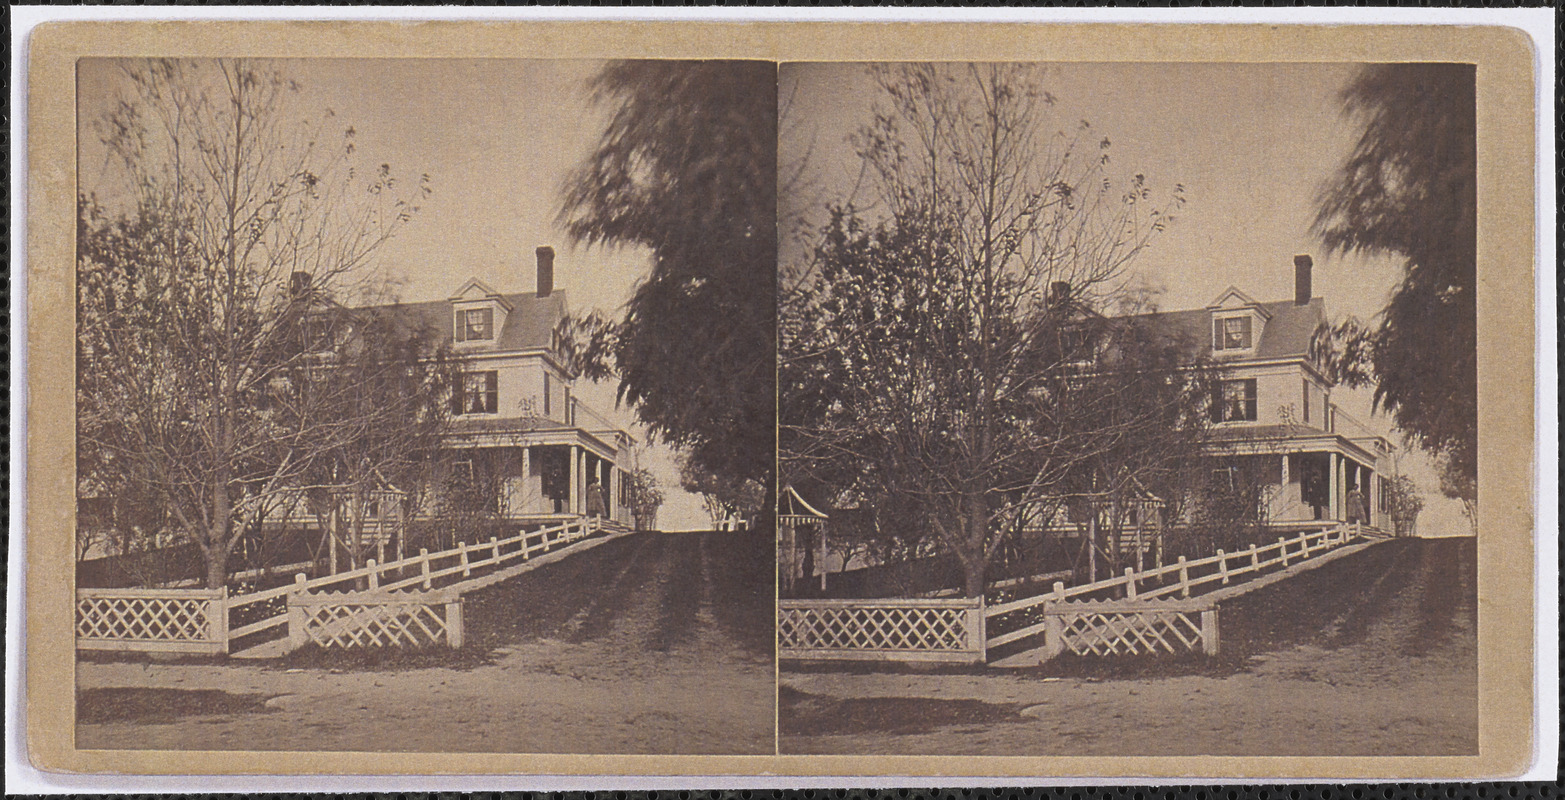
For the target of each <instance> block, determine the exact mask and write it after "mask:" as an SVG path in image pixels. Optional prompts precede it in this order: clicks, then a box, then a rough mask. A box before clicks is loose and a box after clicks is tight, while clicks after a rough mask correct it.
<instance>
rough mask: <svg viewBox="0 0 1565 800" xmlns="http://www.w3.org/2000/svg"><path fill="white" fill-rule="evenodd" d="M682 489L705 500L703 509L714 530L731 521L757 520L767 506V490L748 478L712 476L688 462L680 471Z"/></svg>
mask: <svg viewBox="0 0 1565 800" xmlns="http://www.w3.org/2000/svg"><path fill="white" fill-rule="evenodd" d="M679 482H680V488H682V489H684V490H685V491H687V492H690V493H691V494H699V495H701V497H702V505H703V507H705V509H706V513H707V516H708V517H710V518H711V520H712V525H713V526H714V527H715V526H716V525H717V524H718V523H719V522H722V521H723V520H725V519H728V518H729V517H733V516H738V517H742V518H744V519H746V520H749V519H751V518H752V517H754V515H755V514H756V512H758V511H760V510H761V509H762V508H763V507H764V505H765V503H766V487H765V486H763V485H761V483H760V482H758V481H756V480H754V479H749V478H742V479H741V478H736V477H734V476H732V475H726V474H722V473H717V472H709V471H707V470H703V469H701V467H700V466H699V465H698V464H696V463H695V462H694V461H692V460H691V459H689V458H686V459H684V463H682V464H680V468H679Z"/></svg>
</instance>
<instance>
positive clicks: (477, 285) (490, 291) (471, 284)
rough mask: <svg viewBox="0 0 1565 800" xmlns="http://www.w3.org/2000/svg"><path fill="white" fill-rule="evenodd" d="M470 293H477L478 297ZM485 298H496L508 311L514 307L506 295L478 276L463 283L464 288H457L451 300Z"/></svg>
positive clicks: (461, 300)
mask: <svg viewBox="0 0 1565 800" xmlns="http://www.w3.org/2000/svg"><path fill="white" fill-rule="evenodd" d="M469 295H477V297H470V296H469ZM483 299H492V300H495V301H496V302H498V303H499V304H500V305H501V306H503V307H504V308H505V310H506V311H510V310H511V309H512V308H513V307H514V306H512V304H511V302H510V301H509V300H507V299H506V297H505V295H503V294H500V293H499V292H497V291H495V290H494V287H492V286H490V285H489V284H487V283H484V282H483V281H481V280H479V279H477V278H468V279H467V283H464V284H462V288H460V289H457V290H456V294H453V295H451V302H453V303H461V302H472V301H474V300H483Z"/></svg>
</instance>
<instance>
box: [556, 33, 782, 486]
mask: <svg viewBox="0 0 1565 800" xmlns="http://www.w3.org/2000/svg"><path fill="white" fill-rule="evenodd" d="M776 86H777V80H776V67H775V65H774V64H772V63H769V62H740V61H701V62H694V61H621V62H614V63H612V64H610V65H608V66H607V67H605V68H604V69H603V70H602V71H601V72H600V73H599V74H598V75H597V76H596V78H594V80H593V81H592V84H591V88H592V91H593V93H594V97H595V98H596V100H597V101H598V102H600V103H604V104H607V105H609V106H610V107H611V108H612V112H611V115H610V118H609V121H608V124H607V127H606V128H605V130H604V132H603V136H602V138H601V140H600V141H599V144H598V147H597V149H596V151H594V152H593V153H592V154H591V155H590V156H589V157H588V159H587V161H586V162H585V163H584V164H583V165H581V167H580V168H579V169H578V170H577V172H576V173H575V175H573V176H572V178H571V179H570V181H569V182H568V184H567V186H566V189H565V200H564V210H563V211H562V213H561V219H562V220H563V222H564V223H565V225H566V228H567V229H568V230H569V231H570V232H571V234H572V235H573V236H575V237H577V239H579V240H581V241H585V242H588V243H589V244H614V245H635V246H642V247H645V248H647V249H649V250H650V251H651V253H652V257H653V269H652V273H651V274H650V275H649V276H648V277H647V279H646V280H645V281H644V282H642V283H641V285H640V286H638V287H637V289H636V292H635V295H634V296H633V297H632V298H631V300H630V302H629V304H628V305H627V307H626V309H625V314H624V317H623V319H619V320H615V321H610V320H604V319H603V318H601V317H599V318H597V320H596V321H594V322H593V323H591V324H588V325H587V326H585V328H582V329H581V330H579V331H578V332H579V333H581V334H583V335H584V336H585V338H586V339H587V340H588V341H589V342H591V341H595V342H596V343H597V344H596V345H593V344H587V345H584V346H581V347H579V348H576V350H577V351H578V352H579V353H581V354H582V355H584V356H586V359H585V360H584V361H583V366H585V367H586V368H587V372H588V374H595V375H603V374H606V373H608V372H610V371H612V372H614V373H615V374H617V375H618V377H619V381H620V384H619V396H620V398H621V399H622V400H625V401H628V402H630V403H632V404H633V405H634V407H635V408H636V411H637V414H638V416H639V417H640V419H641V421H642V422H644V423H645V424H646V425H647V426H648V427H649V428H650V429H651V430H652V432H653V433H654V434H656V435H658V436H660V437H662V438H663V439H665V440H666V441H668V442H669V443H671V444H674V445H678V446H681V447H683V448H686V449H687V450H688V451H689V453H690V458H692V459H693V460H694V461H695V462H696V463H697V464H699V465H700V466H701V468H702V469H704V470H708V471H711V472H715V473H722V474H728V475H733V476H735V477H736V478H738V479H751V480H756V481H759V482H761V483H763V484H765V485H767V486H770V485H771V480H770V475H771V473H772V469H773V463H774V453H775V447H774V443H775V426H774V423H775V419H774V409H775V399H774V388H773V387H774V386H775V379H774V372H773V370H774V363H775V359H774V353H775V321H776V291H775V286H776V252H777V221H776V194H777V192H776V185H777V166H776V165H777V124H776V120H777V99H776V98H777V89H776ZM610 362H612V363H610Z"/></svg>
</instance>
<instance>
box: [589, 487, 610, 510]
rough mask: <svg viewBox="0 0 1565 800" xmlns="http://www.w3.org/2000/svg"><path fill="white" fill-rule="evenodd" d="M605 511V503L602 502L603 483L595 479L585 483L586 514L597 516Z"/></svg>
mask: <svg viewBox="0 0 1565 800" xmlns="http://www.w3.org/2000/svg"><path fill="white" fill-rule="evenodd" d="M606 513H607V504H606V503H604V502H603V485H602V484H600V483H598V482H597V481H593V482H592V483H589V484H587V516H589V517H593V518H598V517H602V516H604V515H605V514H606Z"/></svg>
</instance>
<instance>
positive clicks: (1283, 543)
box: [1277, 536, 1288, 567]
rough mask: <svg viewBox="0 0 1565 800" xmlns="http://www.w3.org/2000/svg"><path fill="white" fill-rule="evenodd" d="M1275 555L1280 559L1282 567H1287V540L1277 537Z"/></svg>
mask: <svg viewBox="0 0 1565 800" xmlns="http://www.w3.org/2000/svg"><path fill="white" fill-rule="evenodd" d="M1277 554H1278V555H1279V556H1281V557H1282V565H1283V566H1284V567H1286V566H1288V540H1287V539H1284V538H1282V537H1281V536H1279V537H1277Z"/></svg>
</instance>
